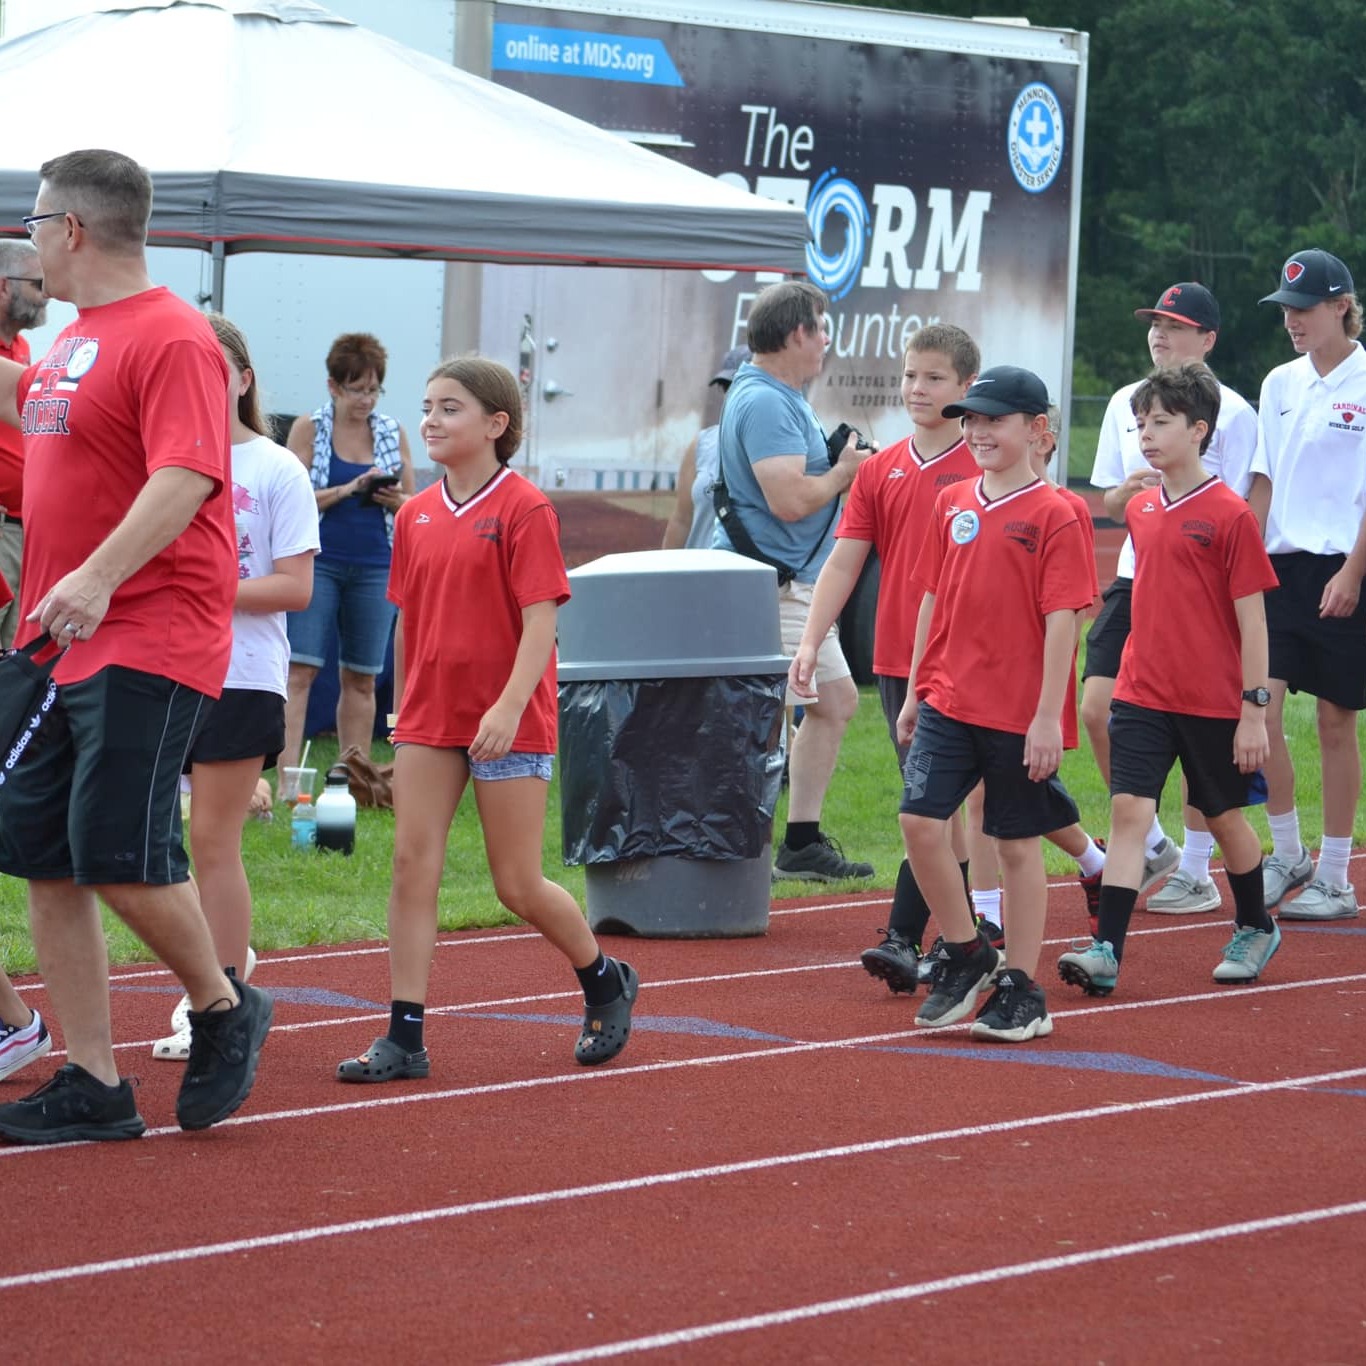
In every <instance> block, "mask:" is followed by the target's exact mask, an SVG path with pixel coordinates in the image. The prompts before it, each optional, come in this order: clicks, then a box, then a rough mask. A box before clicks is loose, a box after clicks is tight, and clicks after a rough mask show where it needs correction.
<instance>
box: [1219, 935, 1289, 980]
mask: <svg viewBox="0 0 1366 1366" xmlns="http://www.w3.org/2000/svg"><path fill="white" fill-rule="evenodd" d="M1280 946H1281V927H1280V926H1279V925H1278V924H1276V922H1275V921H1274V920H1273V921H1272V922H1271V933H1270V934H1267V933H1266V931H1265V930H1254V929H1250V928H1248V927H1246V926H1243V925H1235V926H1234V928H1233V938H1232V939H1230V940H1229V941H1228V943H1227V944H1225V945H1224V957H1223V959H1222V961H1221V962H1219V963H1218V964H1216V965H1215V968H1214V980H1215V981H1216V982H1255V981H1256V980H1257V978H1258V977H1259V976H1260V975H1261V971H1262V969H1263V968H1264V967H1266V965H1267V964H1268V963H1269V962H1270V961H1271V956H1272V954H1274V953H1275V952H1276V950H1277V949H1278V948H1280Z"/></svg>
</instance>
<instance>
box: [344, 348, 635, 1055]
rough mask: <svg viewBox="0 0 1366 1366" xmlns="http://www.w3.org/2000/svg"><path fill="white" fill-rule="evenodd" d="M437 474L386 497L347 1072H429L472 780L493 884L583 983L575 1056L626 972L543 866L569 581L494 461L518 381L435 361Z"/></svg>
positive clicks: (546, 509)
mask: <svg viewBox="0 0 1366 1366" xmlns="http://www.w3.org/2000/svg"><path fill="white" fill-rule="evenodd" d="M422 414H423V416H422V427H421V432H422V439H423V441H424V442H425V444H426V447H427V454H428V455H429V456H430V457H431V459H432V460H433V461H434V462H435V463H436V464H438V465H441V466H443V467H444V468H445V476H444V478H442V479H441V480H440V482H438V483H436V484H433V485H432V486H431V487H430V488H428V489H424V490H423V491H422V492H421V493H419V494H418V495H417V496H416V497H414V498H411V499H409V500H408V502H406V503H405V504H404V505H403V507H402V508H400V509H399V512H398V519H397V523H396V526H395V534H394V558H393V565H392V568H391V570H390V576H389V596H390V598H391V600H392V601H393V602H394V604H395V606H397V607H398V609H399V619H398V623H399V624H398V635H397V637H396V640H395V645H394V656H395V660H396V662H397V667H396V669H395V680H394V694H395V697H396V698H398V699H399V705H398V724H397V726H396V727H395V728H394V745H395V747H396V753H395V755H394V880H393V888H392V891H391V892H390V896H389V973H390V980H391V984H392V988H393V1000H392V1003H391V1005H390V1018H389V1031H388V1033H387V1034H386V1035H384V1036H383V1037H381V1038H378V1039H376V1040H375V1041H374V1043H373V1044H371V1045H370V1048H369V1049H368V1050H367V1051H366V1052H365V1053H363V1054H361V1056H360V1057H358V1058H350V1059H347V1060H346V1061H345V1062H343V1063H341V1064H340V1065H339V1066H338V1068H337V1077H338V1079H339V1080H341V1081H350V1082H383V1081H400V1080H403V1079H405V1078H410V1077H425V1076H426V1075H427V1074H428V1072H429V1071H430V1062H429V1059H428V1056H427V1049H426V1048H425V1047H424V1045H423V1033H422V1030H423V1016H424V1013H425V1011H424V1007H425V1002H426V997H427V979H428V974H429V972H430V969H431V961H432V951H433V949H434V948H435V947H436V930H437V892H438V890H439V888H440V886H441V875H442V871H443V869H444V866H445V857H446V840H447V838H448V836H449V834H450V828H451V822H452V820H454V819H455V812H456V808H457V807H458V806H459V805H460V799H461V797H462V796H464V793H465V788H466V786H467V785H468V784H469V783H470V781H471V779H472V780H473V783H474V799H475V802H476V803H477V805H478V807H479V823H480V825H481V826H482V828H483V832H484V848H485V850H486V851H487V854H488V860H489V870H490V872H491V873H492V874H493V885H494V890H495V891H496V892H497V894H498V899H499V900H500V901H501V902H502V903H503V905H504V906H506V907H507V908H508V910H510V911H511V912H512V913H513V914H514V915H517V916H520V917H521V918H522V919H523V920H525V921H527V922H529V923H530V924H532V925H534V926H535V927H536V928H537V929H538V930H540V932H541V933H542V934H543V935H544V936H545V937H546V939H548V940H549V941H550V943H551V944H553V945H554V947H555V948H557V949H559V951H560V952H561V953H562V954H564V956H565V957H566V958H567V959H568V960H569V962H570V964H571V965H572V966H573V968H574V970H575V972H576V974H577V975H578V978H579V984H580V986H581V987H582V988H583V993H584V1002H585V1010H584V1023H583V1031H582V1033H581V1035H580V1037H579V1041H578V1043H577V1044H576V1046H575V1048H574V1057H575V1059H576V1060H577V1061H578V1062H580V1063H583V1064H584V1065H585V1066H593V1065H596V1064H597V1063H603V1062H606V1061H607V1060H608V1059H609V1058H614V1057H615V1056H616V1055H617V1054H618V1053H620V1052H621V1050H622V1049H623V1048H624V1047H625V1045H626V1040H627V1038H628V1036H629V1035H630V1031H631V1007H632V1005H633V1004H634V1002H635V998H636V991H637V988H638V986H639V978H638V977H637V975H636V972H635V970H634V969H633V968H632V967H631V966H630V964H628V963H621V962H618V961H617V960H616V959H615V958H605V957H604V956H603V955H602V953H601V951H600V950H599V949H598V944H597V940H596V939H595V938H594V937H593V932H592V930H590V929H589V928H588V922H587V921H586V920H585V919H584V917H583V913H582V912H581V911H580V910H579V907H578V905H577V903H576V902H575V901H574V898H573V897H572V896H570V894H569V893H568V892H567V891H565V889H564V888H563V887H560V886H558V885H557V884H555V883H553V882H550V881H549V880H548V879H547V878H546V877H545V876H544V874H543V873H542V870H541V840H542V832H543V831H544V828H545V803H546V792H547V790H548V786H549V782H550V774H551V761H552V758H553V755H554V752H555V741H556V725H557V719H558V714H557V707H556V697H555V614H556V609H557V608H558V607H559V605H560V603H562V602H565V601H566V600H567V599H568V597H569V581H568V579H567V577H566V575H565V570H564V559H563V557H562V556H561V554H560V541H559V520H558V519H557V518H556V516H555V510H554V508H553V507H552V506H551V505H550V502H549V500H548V499H547V498H546V496H545V495H544V494H543V493H542V492H541V491H540V490H539V489H538V488H536V487H535V485H534V484H531V483H528V482H527V480H525V479H523V478H522V477H521V476H520V475H518V474H514V473H513V472H512V471H511V470H510V469H508V467H507V464H508V461H509V460H511V459H512V456H513V453H514V452H515V451H516V449H517V447H518V445H519V444H520V442H521V438H522V402H521V394H520V392H519V390H518V387H517V381H516V379H515V378H514V377H513V375H512V374H511V373H510V372H509V371H508V370H507V369H506V368H505V367H503V366H501V365H499V364H497V363H496V362H494V361H489V360H483V359H481V358H480V357H477V356H466V357H463V358H461V359H460V360H452V361H446V362H445V363H444V364H442V365H439V366H438V367H437V368H436V369H435V370H434V371H433V372H432V375H431V377H430V379H429V380H428V381H427V394H426V397H425V398H424V399H423V402H422Z"/></svg>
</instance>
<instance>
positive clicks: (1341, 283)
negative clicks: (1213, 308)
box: [1258, 247, 1356, 308]
mask: <svg viewBox="0 0 1366 1366" xmlns="http://www.w3.org/2000/svg"><path fill="white" fill-rule="evenodd" d="M1355 293H1356V289H1355V287H1354V286H1353V284H1352V272H1351V271H1350V270H1348V269H1347V267H1346V266H1345V265H1343V263H1342V262H1341V261H1339V260H1338V258H1337V257H1336V256H1334V255H1333V254H1332V253H1331V252H1327V251H1320V250H1319V249H1318V248H1317V247H1311V248H1310V249H1309V250H1308V251H1297V252H1296V253H1295V254H1294V255H1293V256H1292V257H1290V258H1289V260H1287V261H1286V263H1285V265H1283V266H1282V267H1281V287H1280V288H1279V289H1278V290H1277V291H1276V292H1275V293H1274V294H1268V295H1267V296H1266V298H1264V299H1261V300H1259V301H1258V302H1259V303H1264V304H1284V305H1285V307H1286V308H1313V306H1314V305H1315V304H1318V303H1322V302H1323V301H1324V300H1325V299H1342V298H1346V297H1348V296H1349V295H1353V294H1355Z"/></svg>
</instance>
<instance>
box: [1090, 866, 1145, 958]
mask: <svg viewBox="0 0 1366 1366" xmlns="http://www.w3.org/2000/svg"><path fill="white" fill-rule="evenodd" d="M1137 904H1138V888H1137V887H1106V886H1103V885H1102V887H1101V889H1100V916H1099V920H1100V928H1099V929H1098V930H1097V931H1096V938H1097V939H1099V940H1100V941H1101V943H1106V942H1107V941H1108V942H1109V945H1110V947H1111V949H1113V950H1114V955H1115V962H1116V963H1118V962H1119V960H1120V959H1121V958H1123V957H1124V936H1125V935H1126V934H1128V932H1129V921H1130V919H1131V918H1132V917H1133V913H1134V907H1135V906H1136V905H1137Z"/></svg>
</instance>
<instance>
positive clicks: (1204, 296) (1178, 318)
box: [1134, 280, 1219, 332]
mask: <svg viewBox="0 0 1366 1366" xmlns="http://www.w3.org/2000/svg"><path fill="white" fill-rule="evenodd" d="M1134 317H1135V318H1170V319H1171V320H1172V322H1177V323H1184V324H1185V325H1186V326H1187V327H1194V328H1196V329H1197V330H1199V331H1201V332H1217V331H1218V330H1219V301H1218V300H1217V299H1216V298H1215V297H1214V295H1213V294H1211V293H1210V292H1209V290H1207V289H1206V288H1205V287H1204V285H1202V284H1197V283H1196V282H1195V281H1194V280H1183V281H1182V282H1181V283H1180V284H1179V285H1172V286H1171V287H1170V288H1168V289H1164V290H1163V291H1162V294H1161V296H1160V297H1159V299H1158V301H1157V302H1156V303H1155V304H1154V305H1153V306H1152V307H1151V308H1136V309H1134Z"/></svg>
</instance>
